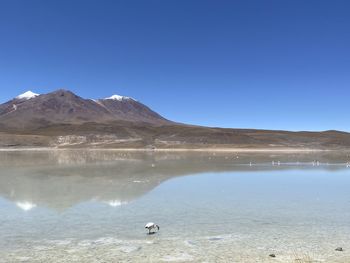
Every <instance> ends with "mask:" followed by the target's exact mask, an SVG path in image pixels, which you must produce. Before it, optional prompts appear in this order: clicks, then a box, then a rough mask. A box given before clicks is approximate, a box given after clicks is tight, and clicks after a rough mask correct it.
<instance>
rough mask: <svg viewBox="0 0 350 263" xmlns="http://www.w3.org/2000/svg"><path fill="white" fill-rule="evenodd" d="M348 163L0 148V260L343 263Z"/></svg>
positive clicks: (270, 156) (337, 156)
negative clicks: (151, 228) (154, 227)
mask: <svg viewBox="0 0 350 263" xmlns="http://www.w3.org/2000/svg"><path fill="white" fill-rule="evenodd" d="M349 160H350V158H349V154H348V153H346V152H338V153H334V152H311V153H272V152H269V153H239V152H237V153H233V152H232V153H227V152H226V153H219V152H217V153H204V152H202V153H171V152H169V153H157V152H152V151H149V152H118V151H107V150H89V151H88V150H51V151H50V150H48V151H44V150H43V151H39V150H37V151H1V152H0V167H1V170H0V215H1V217H0V262H350V190H349V189H350V168H348V167H347V166H349V165H347V163H348V162H349ZM150 221H151V222H155V223H157V224H159V226H160V231H159V232H158V233H156V234H154V235H148V234H147V231H146V229H145V228H144V226H145V224H146V223H147V222H150ZM337 247H342V248H343V250H344V251H336V250H335V249H336V248H337ZM270 254H275V257H274V258H272V257H270V256H269V255H270Z"/></svg>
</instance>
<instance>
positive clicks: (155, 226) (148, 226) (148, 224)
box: [145, 222, 159, 235]
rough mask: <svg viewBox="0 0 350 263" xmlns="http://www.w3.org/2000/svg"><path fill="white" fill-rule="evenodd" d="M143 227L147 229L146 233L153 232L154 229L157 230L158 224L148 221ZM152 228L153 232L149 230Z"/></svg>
mask: <svg viewBox="0 0 350 263" xmlns="http://www.w3.org/2000/svg"><path fill="white" fill-rule="evenodd" d="M145 228H146V229H148V234H149V235H150V234H154V233H155V230H156V229H157V231H159V226H158V225H157V224H155V223H153V222H149V223H147V224H146V225H145ZM152 230H153V232H151V231H152Z"/></svg>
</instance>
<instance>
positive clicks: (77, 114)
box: [0, 90, 350, 150]
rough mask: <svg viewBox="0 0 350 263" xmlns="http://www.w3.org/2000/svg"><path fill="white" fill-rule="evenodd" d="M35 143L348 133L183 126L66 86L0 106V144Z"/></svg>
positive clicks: (305, 138) (251, 140)
mask: <svg viewBox="0 0 350 263" xmlns="http://www.w3.org/2000/svg"><path fill="white" fill-rule="evenodd" d="M35 146H41V147H78V148H79V147H97V148H148V149H149V148H152V149H153V148H185V149H194V148H199V149H205V148H220V149H221V148H229V149H236V148H243V149H246V148H248V149H252V148H260V149H287V148H288V149H289V148H292V149H321V150H325V149H336V150H339V149H341V150H347V149H349V147H350V134H349V133H346V132H340V131H325V132H289V131H271V130H253V129H226V128H211V127H201V126H195V125H185V124H181V123H176V122H173V121H170V120H167V119H166V118H164V117H162V116H161V115H159V114H158V113H156V112H154V111H152V110H151V109H150V108H149V107H147V106H146V105H144V104H142V103H140V102H138V101H136V100H134V99H132V98H130V97H123V96H119V95H113V96H111V97H109V98H106V99H98V100H91V99H84V98H82V97H79V96H77V95H75V94H74V93H72V92H70V91H68V90H57V91H54V92H51V93H48V94H43V95H39V94H35V93H32V92H30V91H28V92H26V93H24V94H21V95H19V96H17V97H16V98H14V99H12V100H10V101H8V102H5V103H3V104H0V147H6V148H7V147H35Z"/></svg>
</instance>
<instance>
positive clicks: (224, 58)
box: [0, 0, 350, 131]
mask: <svg viewBox="0 0 350 263" xmlns="http://www.w3.org/2000/svg"><path fill="white" fill-rule="evenodd" d="M349 14H350V1H347V0H344V1H340V0H330V1H321V0H317V1H316V0H315V1H311V0H301V1H298V0H293V1H288V0H282V1H281V0H275V1H270V0H266V1H263V0H257V1H252V0H244V1H243V0H242V1H234V0H231V1H220V0H212V1H205V0H198V1H197V0H196V1H195V0H174V1H172V0H159V1H153V0H147V1H146V0H142V1H141V0H140V1H133V0H124V1H118V0H115V1H114V0H113V1H112V0H111V1H107V0H102V1H100V0H99V1H97V0H96V1H88V0H84V1H78V0H69V1H64V0H57V1H52V0H43V1H36V0H23V1H17V0H0V89H1V92H0V102H4V101H6V100H8V99H10V98H12V97H14V96H16V95H18V94H19V93H22V92H24V91H26V90H32V91H34V92H37V93H47V92H50V91H53V90H55V89H58V88H66V89H69V90H72V91H73V92H75V93H77V94H78V95H80V96H82V97H85V98H103V97H107V96H110V95H112V94H121V95H127V96H132V97H134V98H136V99H138V100H139V101H141V102H143V103H145V104H146V105H148V106H150V107H151V108H152V109H154V110H155V111H157V112H159V113H160V114H162V115H164V116H165V117H167V118H169V119H172V120H175V121H180V122H185V123H192V124H200V125H208V126H222V127H237V128H267V129H288V130H328V129H339V130H346V131H350V121H349V117H350V107H349V105H350V103H349V102H350V15H349Z"/></svg>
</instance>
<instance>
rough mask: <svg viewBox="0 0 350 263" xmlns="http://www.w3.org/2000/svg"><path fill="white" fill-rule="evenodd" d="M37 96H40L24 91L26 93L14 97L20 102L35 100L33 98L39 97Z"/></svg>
mask: <svg viewBox="0 0 350 263" xmlns="http://www.w3.org/2000/svg"><path fill="white" fill-rule="evenodd" d="M39 95H40V94H37V93H34V92H32V91H30V90H28V91H26V92H24V93H22V94H20V95H18V96H17V97H16V99H20V100H21V99H25V100H29V99H32V98H35V97H37V96H39Z"/></svg>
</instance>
